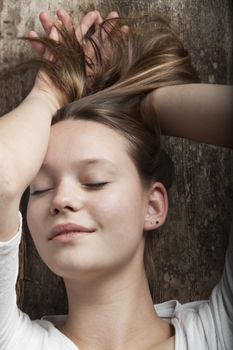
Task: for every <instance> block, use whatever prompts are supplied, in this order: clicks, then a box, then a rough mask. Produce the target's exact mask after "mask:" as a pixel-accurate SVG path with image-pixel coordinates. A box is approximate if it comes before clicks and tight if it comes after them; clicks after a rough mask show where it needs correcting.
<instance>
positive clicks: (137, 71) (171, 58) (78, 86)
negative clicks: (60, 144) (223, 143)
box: [29, 14, 198, 284]
mask: <svg viewBox="0 0 233 350" xmlns="http://www.w3.org/2000/svg"><path fill="white" fill-rule="evenodd" d="M123 25H127V26H128V31H127V32H124V31H123V30H122V26H123ZM58 30H59V32H60V36H61V40H60V41H59V42H56V41H54V40H51V39H49V38H33V39H32V38H31V39H29V40H33V41H37V42H41V43H42V44H43V45H44V46H45V47H46V48H47V50H48V51H49V52H50V53H51V54H52V57H53V60H52V61H49V60H45V59H43V58H41V59H33V60H32V61H31V63H33V64H34V65H35V64H36V65H38V67H39V68H42V69H44V70H45V71H46V72H47V74H48V75H49V77H50V78H51V79H52V80H53V82H54V83H55V84H56V85H57V87H58V88H59V89H60V90H61V91H62V92H63V94H64V99H65V101H67V103H66V104H65V106H64V107H63V108H61V109H60V110H59V111H58V112H57V113H56V115H55V116H54V118H53V123H57V122H59V121H63V120H66V119H84V120H87V121H95V122H98V123H102V124H104V125H107V126H108V127H110V128H113V129H115V130H116V132H119V133H121V134H122V135H123V136H125V138H126V139H127V140H128V143H129V155H130V156H131V158H132V160H133V161H134V163H135V165H136V167H137V169H138V172H139V175H140V178H141V180H142V182H143V184H145V185H148V184H151V183H152V182H153V181H160V182H162V183H163V184H164V186H165V187H166V188H167V189H168V188H169V187H170V185H171V182H172V176H173V166H172V162H171V161H170V158H169V157H168V156H167V155H166V153H165V152H164V151H163V150H162V148H161V142H160V128H159V124H158V120H157V118H156V115H155V112H153V113H148V111H147V112H145V110H144V108H142V103H143V100H144V98H145V96H146V95H147V94H148V93H150V92H151V91H153V90H155V89H158V88H160V87H164V86H170V85H178V84H186V83H191V82H197V81H198V78H197V74H196V72H195V70H194V69H193V67H192V65H191V63H190V57H189V55H188V52H187V51H186V50H185V49H184V47H183V44H182V42H181V41H180V39H179V38H178V36H177V34H176V33H175V32H174V31H173V29H172V28H171V27H170V25H169V24H168V23H167V21H165V20H164V19H163V18H161V17H160V16H159V15H157V14H155V15H148V16H143V17H139V18H134V19H130V18H115V19H111V20H105V21H103V22H102V24H100V25H99V27H98V28H95V27H94V26H93V27H91V28H90V30H89V31H88V32H87V33H86V35H85V36H84V37H83V39H82V41H81V42H78V41H77V38H76V35H75V30H74V28H73V29H72V30H67V29H66V28H64V27H60V26H59V27H58ZM96 33H97V34H96ZM153 236H154V235H152V234H150V235H146V246H145V255H144V256H145V268H146V273H147V277H148V279H149V284H153V283H150V281H152V282H153V280H154V269H153V261H152V257H153V252H152V251H151V250H152V249H153Z"/></svg>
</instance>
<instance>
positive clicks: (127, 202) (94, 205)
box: [90, 184, 144, 231]
mask: <svg viewBox="0 0 233 350" xmlns="http://www.w3.org/2000/svg"><path fill="white" fill-rule="evenodd" d="M90 207H91V210H92V213H93V215H95V216H96V219H97V220H98V219H99V221H100V224H102V225H104V226H105V225H106V227H105V228H107V227H108V228H112V227H115V228H118V231H119V230H122V228H124V231H132V230H135V229H137V230H140V229H143V217H144V202H143V198H142V193H141V191H140V188H139V187H138V186H133V185H132V184H124V185H122V186H121V187H120V188H119V187H118V186H112V187H111V188H109V190H108V191H106V192H105V193H103V195H102V196H101V195H100V196H98V197H96V198H95V199H94V200H93V201H90ZM107 225H108V226H107Z"/></svg>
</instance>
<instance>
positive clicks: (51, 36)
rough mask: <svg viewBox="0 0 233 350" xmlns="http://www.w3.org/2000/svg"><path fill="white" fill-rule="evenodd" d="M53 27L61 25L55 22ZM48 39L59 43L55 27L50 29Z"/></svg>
mask: <svg viewBox="0 0 233 350" xmlns="http://www.w3.org/2000/svg"><path fill="white" fill-rule="evenodd" d="M55 25H56V26H57V27H59V26H60V25H61V23H60V22H59V21H56V22H55ZM49 38H50V39H53V40H55V41H57V42H58V41H59V32H58V30H57V28H56V27H55V26H52V29H51V31H50V34H49Z"/></svg>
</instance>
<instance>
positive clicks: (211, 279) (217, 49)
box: [0, 0, 233, 318]
mask: <svg viewBox="0 0 233 350" xmlns="http://www.w3.org/2000/svg"><path fill="white" fill-rule="evenodd" d="M107 3H108V2H107V1H102V2H101V1H100V2H99V4H100V6H102V8H104V9H105V10H106V11H107V5H106V4H107ZM113 3H114V6H113V7H114V9H116V8H117V7H118V8H120V9H121V10H122V11H123V13H129V14H131V15H134V14H138V12H139V11H152V10H153V11H154V10H157V11H160V12H161V13H164V14H165V15H166V16H167V17H168V18H170V19H171V21H172V23H173V24H174V25H175V26H176V28H177V30H178V32H179V33H180V35H181V37H182V38H183V40H184V43H185V46H186V48H187V49H188V50H189V51H190V53H191V56H192V61H193V64H194V66H195V67H196V69H197V71H198V72H199V75H200V78H201V80H202V81H204V82H210V83H233V68H232V67H233V65H232V54H233V50H232V43H233V40H232V39H233V8H232V2H231V1H230V0H215V1H214V0H206V1H202V0H195V1H193V0H186V1H185V0H163V1H161V0H157V1H156V0H148V1H141V0H134V1H125V0H119V1H114V2H113ZM88 6H89V7H90V8H95V7H97V8H98V1H91V2H90V1H88V0H87V1H84V2H80V1H74V0H69V2H67V1H65V0H60V1H46V2H43V1H39V0H35V1H30V0H19V1H12V0H11V1H9V0H2V1H0V64H1V71H2V70H6V69H7V70H8V69H9V68H10V67H12V66H13V65H15V64H16V63H18V62H21V61H22V60H24V59H25V58H27V57H28V56H29V55H30V48H29V47H28V45H27V44H25V43H23V42H22V41H20V40H18V39H17V37H20V36H23V35H25V34H26V33H27V32H28V31H29V30H33V29H34V30H40V29H39V28H40V26H39V20H38V13H39V12H40V11H42V10H50V11H51V12H52V13H53V14H54V12H55V10H56V9H57V8H61V7H64V8H65V9H66V10H68V11H70V12H71V13H72V14H73V16H74V18H76V19H77V18H78V17H79V16H80V9H81V8H82V7H88ZM33 78H34V77H33V73H24V74H16V73H14V74H11V75H10V76H9V78H7V79H4V80H3V79H1V85H0V91H1V93H0V106H1V115H2V114H4V113H6V112H7V111H9V110H10V109H12V108H13V107H14V106H16V105H17V104H18V103H19V102H20V101H21V100H22V98H23V97H25V96H26V94H27V92H28V91H29V89H30V87H31V86H32V84H33ZM164 145H165V148H166V149H167V151H168V152H169V154H170V155H171V157H172V158H173V160H174V163H175V168H176V179H175V182H174V185H173V187H172V189H171V192H170V214H169V217H168V220H167V222H166V224H165V226H164V227H163V228H162V229H161V230H160V232H158V237H157V242H156V244H155V247H154V252H155V253H154V260H155V264H156V268H157V271H158V275H157V280H156V281H155V283H154V299H155V301H156V302H161V301H164V300H167V299H178V300H180V301H181V302H187V301H190V300H196V299H205V298H208V296H209V294H210V291H211V289H212V288H213V286H214V285H215V283H216V282H217V281H218V280H219V278H220V276H221V272H222V268H223V264H224V254H225V249H226V246H227V241H228V232H229V228H230V221H231V211H232V202H233V185H232V178H233V166H232V165H233V163H232V153H231V152H230V151H229V150H227V149H220V148H218V147H213V146H208V145H200V144H195V143H194V142H189V141H187V140H181V139H175V138H164ZM20 264H21V265H20V266H21V268H20V275H19V283H18V289H17V290H18V301H19V305H20V307H21V308H22V309H23V310H24V311H26V312H27V313H28V314H29V315H30V316H31V317H32V318H37V317H41V316H42V315H44V314H54V313H63V312H66V310H67V303H66V296H65V292H64V287H63V283H62V281H61V280H60V279H59V278H58V277H56V276H54V275H53V274H52V273H51V272H50V271H49V270H48V269H47V268H46V267H45V266H44V264H43V263H42V262H41V260H40V258H39V257H38V254H37V252H36V250H35V248H34V245H33V243H32V241H31V238H30V237H29V234H28V233H26V234H25V236H24V239H23V243H22V245H21V252H20Z"/></svg>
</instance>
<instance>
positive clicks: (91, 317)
mask: <svg viewBox="0 0 233 350" xmlns="http://www.w3.org/2000/svg"><path fill="white" fill-rule="evenodd" d="M65 284H66V289H67V295H68V303H69V315H68V318H67V321H66V323H65V324H64V326H63V327H62V328H61V331H62V332H63V333H64V334H66V335H67V336H68V337H69V338H70V339H71V340H72V341H73V342H74V343H75V344H76V345H77V346H78V347H79V348H80V349H84V350H105V349H106V350H110V349H111V350H121V349H127V350H131V349H134V350H142V349H143V350H145V349H147V348H150V347H151V346H152V345H155V344H159V343H161V342H163V341H165V340H166V339H168V338H169V337H170V336H171V335H172V334H171V327H170V326H169V325H168V324H167V323H166V322H164V321H162V320H161V319H160V318H159V317H158V315H157V314H156V312H155V310H154V306H153V302H152V298H151V295H150V291H149V287H148V282H147V279H146V276H145V272H144V269H143V268H142V269H141V270H140V271H138V273H134V274H132V271H131V273H130V274H129V273H128V274H127V271H124V276H122V273H121V274H117V273H116V274H111V275H109V276H108V278H106V276H105V278H104V279H103V280H102V281H100V280H98V282H96V281H95V283H93V281H90V282H87V281H86V282H85V283H83V284H81V282H77V281H71V280H65ZM77 285H78V288H77Z"/></svg>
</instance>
